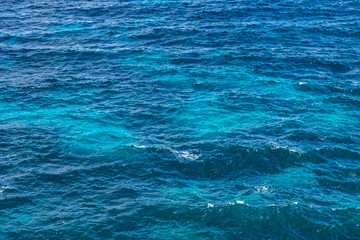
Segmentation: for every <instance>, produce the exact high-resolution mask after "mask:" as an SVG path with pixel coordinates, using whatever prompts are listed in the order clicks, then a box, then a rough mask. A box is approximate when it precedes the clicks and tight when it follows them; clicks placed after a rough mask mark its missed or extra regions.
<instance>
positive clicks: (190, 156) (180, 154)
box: [170, 149, 201, 160]
mask: <svg viewBox="0 0 360 240" xmlns="http://www.w3.org/2000/svg"><path fill="white" fill-rule="evenodd" d="M170 150H171V151H172V152H173V153H174V154H175V155H177V156H178V157H181V158H185V159H189V160H196V159H198V158H199V157H200V156H201V154H193V153H190V152H188V151H176V150H173V149H170Z"/></svg>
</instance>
